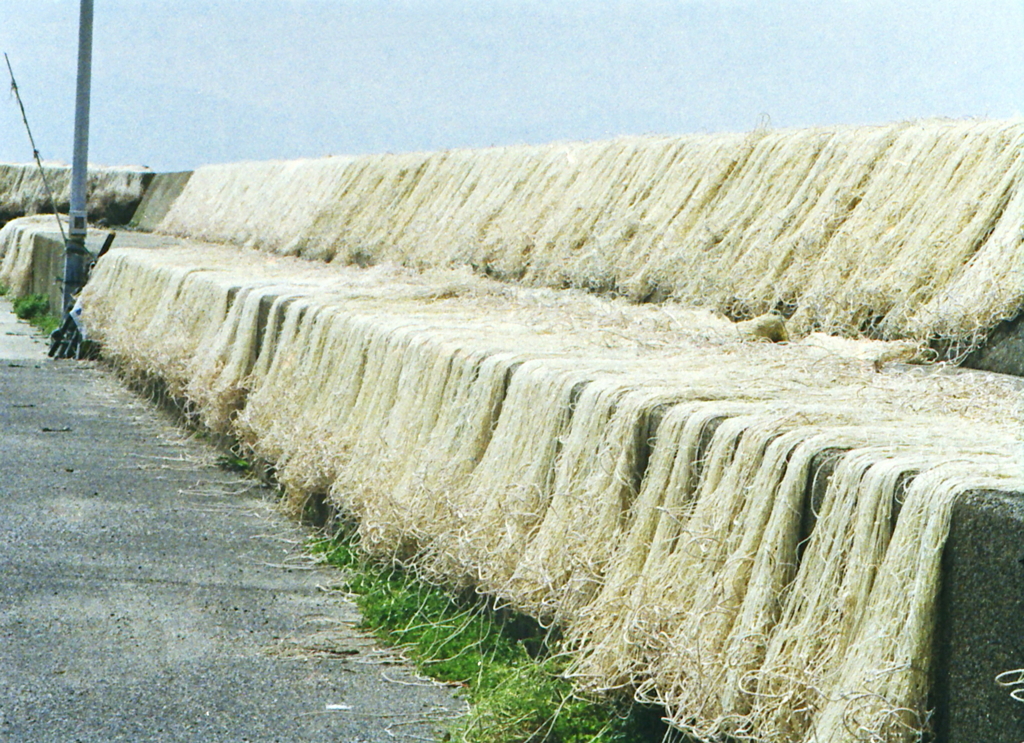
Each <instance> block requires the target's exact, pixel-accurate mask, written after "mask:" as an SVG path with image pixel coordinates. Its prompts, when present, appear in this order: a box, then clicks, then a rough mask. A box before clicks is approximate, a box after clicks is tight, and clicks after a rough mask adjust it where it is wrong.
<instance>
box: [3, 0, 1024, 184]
mask: <svg viewBox="0 0 1024 743" xmlns="http://www.w3.org/2000/svg"><path fill="white" fill-rule="evenodd" d="M94 1H95V5H96V28H95V41H94V44H95V47H94V49H95V51H94V55H95V56H94V78H93V126H92V134H91V142H90V160H91V161H93V162H96V163H104V164H146V165H149V166H151V167H153V168H155V169H159V170H172V169H187V168H192V167H195V166H197V165H200V164H203V163H209V162H230V161H237V160H244V159H272V158H294V157H315V156H320V155H327V154H347V153H351V154H359V153H365V152H383V151H392V152H397V151H407V150H423V149H441V148H450V147H464V146H473V147H478V146H487V145H496V144H510V143H519V142H532V143H536V142H549V141H554V140H565V139H596V138H607V137H611V136H614V135H618V134H645V133H661V134H681V133H688V132H711V131H723V130H728V131H745V130H749V129H752V128H754V127H755V126H757V125H758V124H759V123H760V122H761V121H762V119H764V118H765V117H768V118H770V122H771V125H772V126H774V127H790V126H807V125H819V124H824V125H828V124H845V123H851V124H861V123H875V122H884V121H893V120H899V119H906V118H922V117H930V116H949V117H957V118H959V117H966V116H977V117H984V118H1008V117H1012V116H1019V115H1021V114H1022V113H1024V50H1022V44H1024V0H976V1H974V2H968V1H966V0H965V1H963V2H950V1H949V0H934V1H933V2H920V1H919V0H904V1H902V2H901V1H899V0H865V1H863V2H847V1H844V0H813V1H812V0H792V1H788V2H785V1H783V0H762V1H761V2H755V1H754V0H717V1H716V0H677V1H676V2H666V1H660V2H659V1H656V0H611V1H608V2H584V1H583V0H547V1H546V2H540V1H527V0H245V1H241V0H206V1H205V2H197V0H177V1H176V2H168V1H167V0H94ZM77 25H78V0H0V51H6V52H7V53H8V54H9V55H10V57H11V62H12V64H13V65H14V70H15V74H16V75H17V77H18V82H19V85H20V87H21V91H22V94H23V97H24V99H25V104H26V107H27V108H28V114H29V120H30V123H31V124H32V125H33V129H34V131H35V134H36V140H37V144H38V145H39V148H40V151H41V152H42V154H43V156H44V157H46V158H49V159H55V160H65V161H69V160H70V159H71V142H72V122H73V113H74V81H75V54H76V44H77ZM2 77H3V78H4V81H5V83H6V70H2ZM30 157H31V151H30V149H29V145H28V140H27V138H26V136H25V133H24V130H23V128H22V125H21V121H20V118H19V116H18V112H17V107H16V105H15V103H14V101H13V99H8V97H7V96H0V161H26V160H28V159H30Z"/></svg>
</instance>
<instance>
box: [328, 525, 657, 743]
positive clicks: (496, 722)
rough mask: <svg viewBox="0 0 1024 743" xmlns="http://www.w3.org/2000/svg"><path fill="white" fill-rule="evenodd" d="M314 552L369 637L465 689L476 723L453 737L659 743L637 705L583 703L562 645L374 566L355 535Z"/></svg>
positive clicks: (522, 742) (484, 607)
mask: <svg viewBox="0 0 1024 743" xmlns="http://www.w3.org/2000/svg"><path fill="white" fill-rule="evenodd" d="M312 551H313V552H314V553H317V554H319V555H320V556H321V557H322V558H323V559H324V560H325V561H326V562H328V563H330V564H332V565H334V566H336V567H339V568H342V569H344V570H345V571H346V572H347V573H348V587H349V589H350V590H351V591H352V593H353V594H354V595H355V601H356V603H357V604H358V606H359V608H360V610H361V612H362V616H363V625H364V629H367V630H369V631H371V632H372V633H373V634H374V635H375V636H376V637H377V638H378V639H379V640H381V641H382V642H384V643H385V644H389V645H392V646H398V647H401V648H402V649H403V650H404V651H405V653H406V654H407V655H408V656H409V657H410V658H411V659H412V660H413V661H415V662H416V664H417V666H418V667H419V669H420V670H421V671H422V672H423V673H426V674H427V675H429V676H432V677H433V678H435V679H438V680H441V681H447V682H453V683H457V684H460V685H462V686H463V687H464V688H465V693H466V696H467V697H468V700H469V702H470V704H471V708H470V711H469V713H468V714H467V715H466V716H465V717H463V718H461V719H460V720H459V721H458V722H456V723H455V725H454V726H453V727H452V729H451V730H450V736H451V740H453V741H459V742H461V743H639V742H640V741H644V742H645V743H649V742H650V741H657V740H661V738H662V736H663V734H664V732H665V728H664V725H663V723H662V722H661V719H660V715H659V714H657V713H656V712H653V711H651V710H647V709H644V708H642V707H640V706H637V705H629V704H625V703H616V702H612V701H608V700H590V699H583V698H580V697H579V696H577V695H575V694H574V693H573V690H572V687H571V684H570V682H569V681H568V680H566V679H565V678H564V676H563V673H564V671H565V667H566V658H565V656H564V655H563V654H562V653H561V652H560V648H559V643H558V641H557V639H555V638H553V637H552V636H550V635H548V634H546V633H545V632H544V631H543V630H542V629H541V628H539V627H537V626H536V625H535V624H534V623H533V622H532V620H529V619H528V618H525V617H518V616H515V615H509V614H508V613H507V612H496V611H494V610H493V609H492V608H491V607H490V606H489V605H488V603H487V602H486V600H484V599H482V598H480V597H478V596H475V595H471V596H453V595H451V594H449V593H447V592H445V591H443V590H442V589H440V588H438V587H436V586H433V585H429V584H427V583H424V582H423V581H421V580H419V579H417V578H416V577H415V576H413V575H411V574H409V573H407V572H404V571H402V570H399V569H395V568H392V567H390V566H384V565H378V564H374V563H371V562H368V561H366V560H365V559H364V557H363V555H362V553H361V552H360V551H359V548H358V543H357V541H356V540H355V538H354V537H353V536H352V534H351V532H349V533H348V534H345V535H342V536H339V537H337V538H335V539H329V540H319V541H316V542H314V543H313V544H312Z"/></svg>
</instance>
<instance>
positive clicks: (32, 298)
mask: <svg viewBox="0 0 1024 743" xmlns="http://www.w3.org/2000/svg"><path fill="white" fill-rule="evenodd" d="M12 305H13V306H14V314H15V315H17V316H18V317H19V318H21V319H22V320H27V321H28V322H30V323H32V324H33V325H35V326H36V327H37V328H39V329H40V330H41V331H43V332H44V333H46V334H47V335H49V334H50V333H52V332H53V331H54V330H56V329H57V327H58V326H59V325H60V318H59V317H57V316H56V315H53V314H51V313H50V300H49V298H48V297H47V296H46V295H45V294H26V295H25V296H23V297H17V298H16V299H15V300H14V301H13V302H12Z"/></svg>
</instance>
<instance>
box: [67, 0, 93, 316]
mask: <svg viewBox="0 0 1024 743" xmlns="http://www.w3.org/2000/svg"><path fill="white" fill-rule="evenodd" d="M91 80H92V0H82V5H81V15H80V16H79V21H78V86H77V92H76V94H75V150H74V155H73V158H72V162H71V213H70V219H71V227H70V229H69V230H68V232H69V235H68V240H67V249H66V251H65V253H64V307H63V310H64V313H65V314H66V313H68V312H70V311H71V308H72V307H73V306H74V303H75V299H74V298H75V295H76V294H78V292H79V291H81V289H82V287H83V286H85V281H86V266H87V263H88V258H89V257H90V256H89V251H87V250H86V249H85V238H86V234H87V232H88V223H87V216H88V215H87V211H86V178H87V176H88V161H89V92H90V87H91Z"/></svg>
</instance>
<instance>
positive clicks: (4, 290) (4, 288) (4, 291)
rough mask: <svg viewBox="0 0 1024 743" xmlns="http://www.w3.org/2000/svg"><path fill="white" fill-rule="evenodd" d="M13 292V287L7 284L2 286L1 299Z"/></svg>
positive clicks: (0, 288)
mask: <svg viewBox="0 0 1024 743" xmlns="http://www.w3.org/2000/svg"><path fill="white" fill-rule="evenodd" d="M10 291H11V287H9V286H7V284H0V297H6V296H7V295H8V294H9V293H10Z"/></svg>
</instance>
